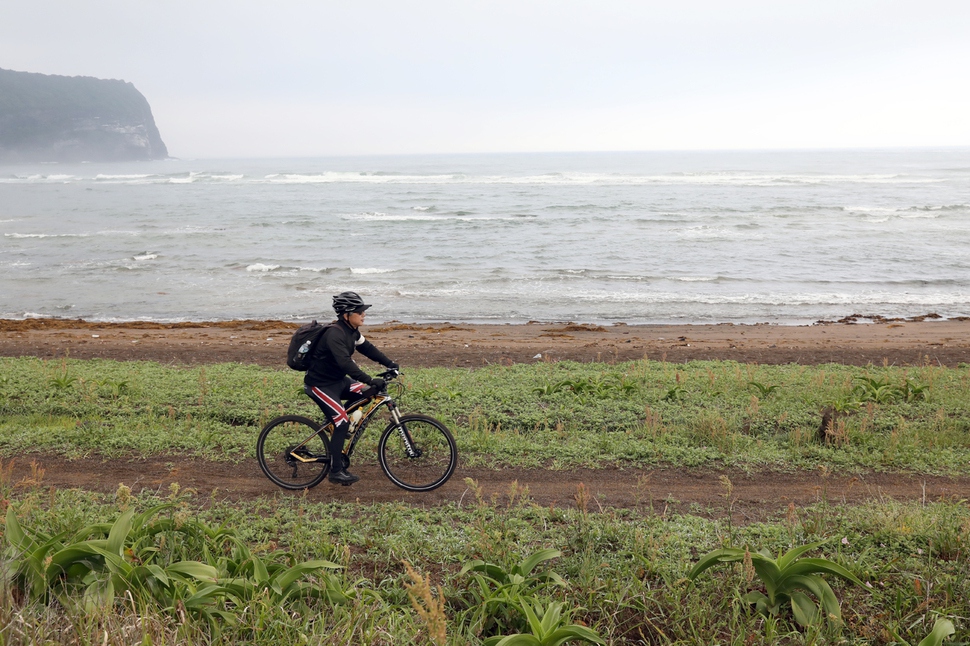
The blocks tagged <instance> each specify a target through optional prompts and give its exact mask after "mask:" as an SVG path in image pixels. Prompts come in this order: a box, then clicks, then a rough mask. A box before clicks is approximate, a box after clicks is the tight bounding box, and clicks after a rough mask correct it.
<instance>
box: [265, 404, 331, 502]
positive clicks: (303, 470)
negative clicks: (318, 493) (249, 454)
mask: <svg viewBox="0 0 970 646" xmlns="http://www.w3.org/2000/svg"><path fill="white" fill-rule="evenodd" d="M321 428H322V426H321V425H320V424H318V423H317V422H315V421H313V420H312V419H309V418H307V417H301V416H300V415H283V416H282V417H277V418H276V419H274V420H272V421H270V422H269V423H268V424H267V425H266V426H264V427H263V430H262V431H260V433H259V439H258V440H256V459H257V460H259V468H260V469H262V470H263V473H264V474H265V475H266V477H267V478H269V479H270V480H271V481H272V482H273V484H275V485H277V486H280V487H282V488H283V489H290V490H293V491H296V490H300V489H309V488H311V487H315V486H317V485H318V484H320V481H321V480H323V479H324V478H326V477H327V474H328V473H329V472H330V453H329V451H328V447H327V440H326V438H324V437H321V436H320V435H319V431H320V429H321ZM307 438H311V439H310V440H309V441H307V442H304V441H305V440H307ZM295 446H300V448H299V449H298V450H297V451H296V453H298V454H299V455H300V457H303V458H304V459H306V460H307V461H305V462H304V461H301V460H299V459H298V458H296V457H294V456H293V455H291V452H290V449H292V448H293V447H295Z"/></svg>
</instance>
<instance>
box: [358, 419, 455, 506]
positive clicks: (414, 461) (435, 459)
mask: <svg viewBox="0 0 970 646" xmlns="http://www.w3.org/2000/svg"><path fill="white" fill-rule="evenodd" d="M405 434H406V435H407V437H409V438H410V439H411V440H413V442H414V444H413V447H412V449H413V451H412V452H409V451H408V447H407V443H406V442H405V439H404V436H405ZM377 456H378V458H380V463H381V469H382V470H383V471H384V475H386V476H387V477H388V479H390V481H391V482H393V483H394V484H396V485H397V486H398V487H400V488H401V489H405V490H407V491H431V490H433V489H437V488H438V487H440V486H441V485H443V484H444V483H446V482H448V478H450V477H451V476H452V474H453V473H454V472H455V467H457V466H458V446H457V445H456V444H455V438H454V437H452V435H451V431H449V430H448V428H447V427H446V426H445V425H444V424H442V423H441V422H439V421H438V420H436V419H435V418H433V417H428V416H427V415H402V416H401V421H400V423H397V422H391V423H390V424H388V426H387V428H386V429H384V433H382V434H381V439H380V442H379V443H378V445H377Z"/></svg>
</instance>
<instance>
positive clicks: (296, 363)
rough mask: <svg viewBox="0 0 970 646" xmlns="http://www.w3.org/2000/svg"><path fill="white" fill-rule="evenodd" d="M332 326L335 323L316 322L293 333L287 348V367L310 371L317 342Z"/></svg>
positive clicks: (311, 322)
mask: <svg viewBox="0 0 970 646" xmlns="http://www.w3.org/2000/svg"><path fill="white" fill-rule="evenodd" d="M331 326H333V323H328V324H327V325H320V324H319V323H317V322H316V321H310V322H309V323H307V324H306V325H301V326H300V327H299V329H297V331H296V332H294V333H293V338H292V339H290V345H289V347H287V348H286V365H288V366H289V367H291V368H293V369H294V370H299V371H301V372H306V371H307V370H309V369H310V357H311V356H313V348H314V347H315V346H316V344H317V340H318V339H320V337H322V336H323V333H324V331H325V330H326V329H327V328H329V327H331Z"/></svg>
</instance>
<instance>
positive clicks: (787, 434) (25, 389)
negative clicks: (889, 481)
mask: <svg viewBox="0 0 970 646" xmlns="http://www.w3.org/2000/svg"><path fill="white" fill-rule="evenodd" d="M0 374H2V375H3V378H2V379H0V456H12V455H23V454H25V453H31V452H37V451H46V452H55V453H58V454H61V455H65V456H69V457H70V456H84V455H103V456H123V455H128V454H137V455H140V456H153V455H165V454H181V455H189V456H197V457H204V458H207V459H212V460H221V461H239V460H243V459H248V458H251V457H253V450H254V444H255V438H256V435H257V434H258V432H259V429H260V427H261V426H262V424H263V423H265V422H266V421H267V420H269V419H270V418H272V417H274V416H276V415H278V414H281V413H284V412H286V413H302V414H307V415H310V416H312V417H320V413H319V411H318V410H317V409H316V407H315V406H314V405H313V404H312V402H310V400H309V399H308V398H307V397H306V396H305V395H304V394H303V391H302V387H301V375H300V374H299V373H296V372H292V371H280V370H274V369H268V368H260V367H257V366H251V365H239V364H221V365H210V366H204V367H195V368H185V367H174V366H163V365H159V364H156V363H148V362H114V361H100V360H88V361H76V360H56V361H44V360H39V359H32V358H2V359H0ZM968 381H970V369H967V368H966V367H961V368H955V369H951V368H943V367H939V366H921V367H909V368H897V367H881V366H880V367H875V366H869V367H852V366H843V365H823V366H798V365H788V366H756V365H746V364H738V363H734V362H692V363H688V364H668V363H661V362H655V361H636V362H630V363H623V364H616V365H609V364H579V363H573V362H559V363H538V364H531V365H525V364H518V365H513V366H490V367H487V368H480V369H476V370H469V369H462V368H450V369H449V368H431V369H408V370H407V371H406V373H405V375H404V378H403V380H402V383H403V385H404V387H405V389H404V393H403V396H402V397H401V404H402V408H403V409H404V410H407V411H414V412H422V413H426V414H430V415H433V416H435V417H438V418H439V419H441V420H442V421H444V422H445V423H446V424H447V425H448V426H449V427H451V428H452V429H453V431H454V432H455V436H456V439H457V440H458V443H459V450H460V452H461V454H462V458H463V460H464V463H465V464H466V465H469V466H495V467H499V466H523V467H543V468H551V469H566V468H573V467H579V466H586V467H597V466H603V465H607V464H621V465H633V466H637V465H639V466H646V465H657V464H667V465H672V466H702V465H703V466H728V467H735V468H743V469H766V468H767V469H788V468H815V467H817V466H819V465H825V466H827V467H829V468H831V469H833V470H860V469H870V470H908V471H917V472H923V473H945V474H967V473H970V396H968V395H970V384H968ZM672 393H673V394H672ZM826 407H831V408H835V409H836V410H838V411H840V415H839V416H838V417H837V418H836V424H835V426H833V429H832V430H833V434H832V435H831V439H832V442H830V443H820V442H818V441H817V440H816V436H817V434H818V428H819V425H820V423H821V411H822V410H823V409H824V408H826ZM372 433H373V431H372ZM375 439H376V436H375Z"/></svg>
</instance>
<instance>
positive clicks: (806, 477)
mask: <svg viewBox="0 0 970 646" xmlns="http://www.w3.org/2000/svg"><path fill="white" fill-rule="evenodd" d="M31 462H35V463H36V467H39V468H40V469H43V474H42V476H40V482H39V484H38V483H36V482H35V483H33V484H32V483H31V478H32V477H34V476H35V472H34V470H33V469H32V466H31ZM10 466H11V465H10V464H9V463H7V465H5V467H6V468H5V469H4V471H5V472H6V471H7V469H10ZM353 471H354V472H355V473H357V474H358V475H360V476H361V481H360V482H358V483H357V484H355V485H353V486H351V487H340V486H335V485H331V484H329V483H327V482H324V483H322V484H320V485H318V486H317V487H316V488H314V489H311V490H310V491H309V492H308V493H307V498H308V500H310V501H313V502H327V501H343V502H354V501H359V502H362V503H375V502H392V501H400V502H405V503H407V504H412V505H422V506H433V505H440V504H445V503H449V502H461V503H462V504H466V505H468V504H474V501H475V493H474V491H472V490H471V489H470V488H469V486H468V485H467V484H466V482H465V479H466V478H472V479H474V480H475V481H476V482H477V483H478V485H479V486H480V487H481V489H482V491H483V493H484V494H485V497H486V498H488V499H489V500H491V499H492V497H493V496H494V497H495V500H496V502H497V503H498V504H504V503H505V502H507V500H508V494H509V492H510V491H512V490H513V489H514V488H515V483H517V484H518V487H519V488H520V490H521V489H524V488H528V496H529V498H531V499H532V500H533V501H534V502H535V503H537V504H539V505H542V506H550V505H555V506H561V507H573V506H576V505H577V499H580V500H581V499H582V496H581V495H578V494H579V492H580V485H581V484H582V485H583V486H584V487H585V488H586V489H587V490H588V497H587V499H588V503H587V508H588V509H589V510H590V511H599V510H601V509H608V508H624V509H637V510H640V511H642V512H643V513H651V510H652V513H656V514H663V513H667V514H670V513H687V512H690V513H697V514H702V515H708V516H715V517H725V516H726V513H727V511H726V510H727V508H728V497H727V488H726V485H725V482H724V481H723V478H724V477H725V476H726V477H727V478H728V479H729V480H730V482H731V484H732V486H733V490H732V493H731V502H732V507H733V511H734V518H735V520H736V521H737V522H742V523H743V522H755V521H759V520H764V519H766V518H771V517H777V516H778V515H782V514H784V513H785V512H786V510H787V509H788V506H789V504H791V503H794V504H795V506H796V507H801V506H804V505H810V504H812V503H815V502H817V501H819V500H822V499H825V500H828V501H830V502H833V503H843V502H845V503H850V504H858V503H861V502H865V501H867V500H873V499H889V498H892V499H895V500H915V501H927V502H930V501H935V500H939V499H942V498H945V499H957V500H960V499H968V498H970V477H959V478H949V477H943V476H927V475H903V474H886V473H867V474H858V475H855V476H849V475H828V476H825V475H823V474H822V473H815V472H804V471H801V472H792V473H776V472H760V473H742V472H732V471H705V470H686V469H684V470H681V469H670V468H658V469H597V470H593V469H574V470H570V471H550V470H543V469H502V470H491V469H482V468H473V469H467V468H463V467H461V466H459V468H458V470H457V471H456V472H455V475H454V477H452V479H451V480H450V481H449V482H448V483H447V484H445V485H444V486H443V487H441V488H440V489H438V490H436V491H433V492H429V493H422V494H419V493H410V492H407V491H403V490H401V489H398V488H397V487H396V486H394V485H393V484H391V482H390V481H389V480H387V478H386V477H384V475H383V473H382V472H381V471H380V469H379V468H378V467H377V465H376V464H367V463H363V464H360V465H355V466H354V468H353ZM9 475H10V477H11V480H12V481H13V482H14V483H18V485H17V486H19V487H26V486H40V487H42V488H46V487H56V488H68V487H78V488H82V489H88V490H92V491H100V492H104V493H110V492H113V491H115V490H116V489H117V487H118V485H119V484H120V483H124V484H126V485H128V486H130V487H131V488H132V489H133V490H134V491H135V492H139V491H142V490H149V491H159V492H161V493H163V494H164V493H165V492H167V490H168V487H169V485H170V484H171V483H172V482H178V483H179V485H181V486H182V487H183V488H186V487H191V488H193V489H195V490H196V491H197V492H198V495H199V497H201V498H208V497H209V496H210V495H214V496H215V497H216V498H217V499H220V500H247V499H254V498H258V497H260V496H273V495H280V496H299V495H301V494H300V493H297V492H287V491H284V490H282V489H279V488H277V487H276V486H274V485H273V484H272V483H270V482H269V480H267V479H266V478H265V477H264V476H263V474H262V472H261V471H260V470H259V467H258V465H257V464H256V463H255V461H246V462H243V463H241V464H238V465H231V464H226V463H220V462H207V461H204V460H198V459H187V458H182V457H177V456H170V457H166V458H158V459H154V460H109V461H102V460H100V459H92V458H87V459H79V460H66V459H64V458H58V457H38V458H32V459H31V458H20V459H18V460H16V461H14V462H13V464H12V470H11V471H10V473H9Z"/></svg>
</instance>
